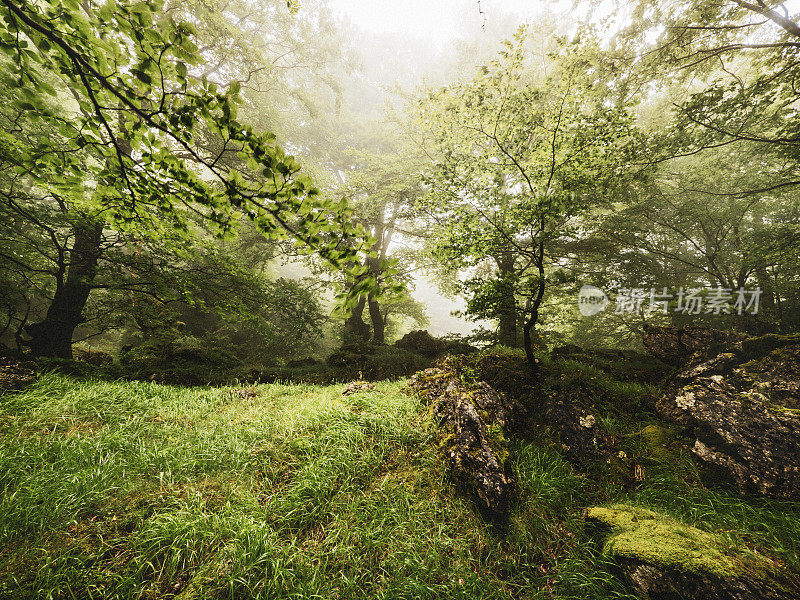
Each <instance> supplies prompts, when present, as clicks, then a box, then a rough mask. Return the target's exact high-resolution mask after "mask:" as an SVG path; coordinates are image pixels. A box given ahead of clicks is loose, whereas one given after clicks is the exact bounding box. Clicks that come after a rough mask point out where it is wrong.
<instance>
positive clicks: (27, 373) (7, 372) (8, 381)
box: [0, 356, 36, 394]
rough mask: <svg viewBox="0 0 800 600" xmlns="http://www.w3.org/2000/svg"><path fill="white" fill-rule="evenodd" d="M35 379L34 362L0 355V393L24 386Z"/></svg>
mask: <svg viewBox="0 0 800 600" xmlns="http://www.w3.org/2000/svg"><path fill="white" fill-rule="evenodd" d="M35 380H36V363H34V362H31V361H21V360H17V359H15V358H10V357H3V356H0V394H3V393H5V392H13V391H17V390H20V389H22V388H24V387H25V386H27V385H29V384H31V383H33V382H34V381H35Z"/></svg>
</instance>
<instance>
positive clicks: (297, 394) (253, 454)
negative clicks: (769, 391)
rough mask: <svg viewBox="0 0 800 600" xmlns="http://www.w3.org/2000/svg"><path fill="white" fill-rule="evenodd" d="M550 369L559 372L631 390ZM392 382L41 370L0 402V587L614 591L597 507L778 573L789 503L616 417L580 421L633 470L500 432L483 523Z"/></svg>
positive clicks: (89, 591)
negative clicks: (515, 490)
mask: <svg viewBox="0 0 800 600" xmlns="http://www.w3.org/2000/svg"><path fill="white" fill-rule="evenodd" d="M564 364H565V365H566V366H565V367H564V368H563V369H562V375H563V377H562V378H561V382H562V384H563V385H571V386H577V387H578V388H581V389H586V390H592V393H598V392H597V390H598V388H597V386H598V385H601V386H602V385H605V386H611V388H609V389H607V390H606V392H607V393H608V394H628V395H631V396H635V395H636V394H642V393H650V392H651V391H652V390H651V388H649V386H646V385H640V384H635V383H628V382H614V381H610V380H609V379H608V377H605V376H604V375H602V374H600V373H599V372H598V371H597V370H594V369H593V368H591V367H588V366H585V365H584V366H581V365H579V364H578V363H564ZM603 377H605V379H603ZM404 384H405V381H404V380H399V381H394V382H390V381H385V382H377V383H376V384H375V388H374V389H372V390H365V391H359V392H358V393H354V394H351V395H343V394H342V392H343V390H344V385H330V386H315V385H309V384H293V385H283V384H270V385H257V386H254V387H247V388H236V387H191V388H183V387H174V386H168V385H160V384H156V383H144V382H122V381H120V382H103V381H91V380H78V379H73V378H70V377H67V376H64V375H59V374H56V373H44V374H43V375H41V376H40V377H39V379H38V380H37V381H36V382H35V383H34V384H33V385H31V386H30V387H28V388H26V389H25V390H23V391H21V392H18V393H15V394H7V395H3V396H0V482H1V484H2V489H3V493H2V496H1V497H0V597H2V598H14V599H23V598H173V597H178V598H183V599H187V598H290V597H291V598H342V599H348V600H349V599H358V598H387V599H388V598H464V599H474V598H509V599H511V598H514V599H520V598H530V599H534V598H564V599H566V598H575V599H577V598H586V599H589V598H632V597H633V596H632V595H631V592H630V590H629V589H628V588H626V586H625V583H624V582H623V581H622V580H620V579H618V578H617V577H616V576H615V572H616V571H615V569H614V566H613V564H612V562H611V561H610V559H608V558H606V557H605V556H604V555H603V553H602V549H601V548H602V546H601V542H600V541H598V540H597V539H595V537H593V534H592V531H591V529H590V528H589V527H587V525H586V519H585V516H584V514H585V509H586V508H587V507H589V506H594V505H598V504H609V503H618V502H625V503H629V504H635V505H639V506H645V507H649V508H652V509H654V510H657V511H659V512H662V513H666V514H669V515H671V516H673V517H675V518H677V519H679V520H681V521H683V522H685V523H687V524H690V525H693V526H695V527H698V528H700V529H703V530H707V531H713V532H715V533H716V534H718V535H719V536H722V538H724V539H725V540H726V541H727V542H728V543H730V545H731V546H732V547H737V548H745V549H750V550H753V551H755V552H758V553H760V554H762V555H764V556H768V557H770V558H773V559H775V560H776V561H779V562H780V563H781V564H783V565H785V566H786V567H788V568H789V569H792V570H800V506H798V504H797V503H789V502H778V501H768V500H756V499H742V498H740V497H737V496H735V495H732V494H728V493H726V492H724V491H719V490H716V491H715V490H710V489H707V488H706V487H704V486H702V485H700V484H699V483H698V478H697V474H696V472H695V468H694V465H693V463H692V461H691V459H690V457H689V456H688V454H687V453H686V452H684V451H683V450H681V449H680V447H679V445H670V444H669V443H668V442H664V440H665V439H667V438H668V436H666V437H665V436H655V437H658V440H656V441H655V442H654V441H653V439H652V438H653V437H654V436H652V435H649V436H648V435H646V434H644V433H643V432H646V431H648V432H650V433H652V432H653V431H654V429H652V427H653V424H652V423H651V422H649V421H648V420H647V419H648V418H647V417H641V416H639V415H636V414H635V413H631V412H630V411H622V412H620V411H617V412H614V411H613V410H609V411H608V412H607V414H606V415H605V416H601V417H600V419H601V421H602V425H603V427H605V428H607V429H608V430H610V431H611V430H613V432H614V433H615V435H617V436H619V439H621V440H623V442H622V443H623V448H622V452H623V454H624V456H625V457H626V459H630V460H632V461H636V464H638V465H641V466H642V469H641V473H640V475H641V477H639V478H637V479H635V480H631V479H630V478H629V477H619V478H617V477H616V475H615V473H616V471H615V470H614V468H615V467H614V465H607V466H604V465H598V466H596V468H593V469H591V470H588V471H584V472H582V471H581V470H579V469H576V468H575V467H574V466H572V465H571V464H569V463H568V462H566V460H565V459H564V458H563V457H562V454H561V453H560V452H559V447H558V445H557V444H555V443H553V442H552V440H551V439H549V438H548V436H547V433H546V432H540V433H533V434H532V435H531V436H529V437H530V439H526V440H525V441H520V440H517V441H513V442H511V444H510V464H511V465H512V467H513V469H514V470H515V472H516V474H517V478H518V482H519V490H520V491H519V500H518V502H517V503H516V505H515V507H514V509H513V512H512V515H511V518H510V521H509V522H508V523H507V524H506V525H505V526H502V527H500V526H497V525H493V524H491V523H487V522H486V521H485V520H484V519H483V518H482V517H481V516H480V515H479V514H478V512H477V511H476V510H475V508H474V506H473V504H472V502H471V501H470V500H469V499H467V498H465V497H463V496H462V495H460V494H459V493H458V492H457V491H455V490H454V488H453V486H452V485H451V484H450V482H449V481H448V478H447V475H446V473H445V472H444V469H443V466H442V462H441V460H440V457H439V456H438V450H437V447H436V432H435V428H434V425H433V424H432V422H431V418H430V416H429V414H428V411H427V409H426V407H424V406H422V405H421V404H420V401H419V400H418V399H416V398H415V397H414V396H409V395H407V394H406V393H404V392H403V390H402V388H403V386H404ZM614 386H616V387H614ZM612 388H613V389H612ZM601 391H602V390H601ZM598 414H601V415H602V414H603V413H602V406H598ZM648 428H649V429H648ZM662 442H663V443H662Z"/></svg>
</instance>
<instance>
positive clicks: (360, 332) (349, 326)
mask: <svg viewBox="0 0 800 600" xmlns="http://www.w3.org/2000/svg"><path fill="white" fill-rule="evenodd" d="M366 304H367V299H366V298H364V297H363V296H362V297H361V298H359V299H358V304H356V305H355V306H354V307H353V312H351V313H350V316H349V317H347V320H346V321H345V322H344V334H345V338H356V339H357V340H359V341H367V340H368V339H369V325H367V324H366V323H364V320H363V319H362V318H361V316H362V315H363V314H364V307H365V306H366ZM344 341H345V342H347V341H348V340H347V339H345V340H344Z"/></svg>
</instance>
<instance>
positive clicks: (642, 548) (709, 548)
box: [587, 504, 772, 578]
mask: <svg viewBox="0 0 800 600" xmlns="http://www.w3.org/2000/svg"><path fill="white" fill-rule="evenodd" d="M587 517H588V518H589V519H590V520H592V521H595V522H599V523H601V524H603V525H606V526H608V527H610V528H611V533H610V534H609V536H608V537H607V538H606V540H605V542H604V544H603V551H604V552H605V553H607V554H608V555H610V556H614V557H616V558H630V559H635V560H639V561H642V562H645V563H650V564H653V565H656V566H658V567H664V568H669V569H675V570H677V571H682V572H688V573H704V574H706V573H707V574H711V575H716V576H718V577H721V578H732V577H737V576H740V575H743V574H744V573H749V574H750V575H752V574H753V572H754V571H755V572H758V570H759V567H762V569H763V572H764V573H767V572H768V571H769V570H770V569H771V568H772V563H770V562H769V561H768V560H767V559H765V558H761V557H759V556H758V555H754V554H752V553H750V554H743V553H741V552H739V551H736V550H735V549H733V548H731V547H730V546H728V545H727V544H726V543H725V542H724V540H723V539H722V538H720V536H718V535H715V534H713V533H709V532H707V531H702V530H701V529H697V528H696V527H691V526H689V525H686V524H684V523H681V522H680V521H676V520H675V519H672V518H670V517H667V516H665V515H662V514H659V513H656V512H653V511H651V510H647V509H645V508H640V507H636V506H630V505H627V504H616V505H612V506H607V507H600V506H595V507H592V508H590V509H588V511H587Z"/></svg>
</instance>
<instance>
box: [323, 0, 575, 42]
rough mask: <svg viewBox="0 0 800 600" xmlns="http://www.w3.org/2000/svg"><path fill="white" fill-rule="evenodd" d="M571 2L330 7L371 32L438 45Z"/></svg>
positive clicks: (397, 2)
mask: <svg viewBox="0 0 800 600" xmlns="http://www.w3.org/2000/svg"><path fill="white" fill-rule="evenodd" d="M571 5H572V1H571V0H560V1H548V0H539V1H537V0H480V1H479V0H329V6H330V7H331V8H332V9H333V10H334V11H336V12H339V13H340V14H341V15H342V16H346V17H348V18H349V19H350V21H351V22H352V23H353V24H354V25H356V26H358V27H360V28H362V29H364V30H366V31H369V32H371V33H376V34H381V33H394V32H406V33H410V34H412V35H414V36H417V37H423V38H426V39H429V40H431V41H432V42H434V43H435V44H436V45H438V46H442V45H444V44H446V43H447V42H449V41H451V40H453V39H455V38H457V37H458V33H459V31H460V30H463V28H464V27H465V26H470V25H472V26H474V25H481V24H482V23H483V22H484V20H486V21H489V20H491V19H492V18H496V17H498V16H499V14H500V13H501V12H503V13H517V14H518V15H519V16H520V17H522V18H521V21H524V20H528V19H530V18H533V17H535V16H536V15H537V14H539V13H540V12H541V11H542V10H546V9H550V10H553V11H559V10H565V9H566V8H567V7H569V6H571Z"/></svg>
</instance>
